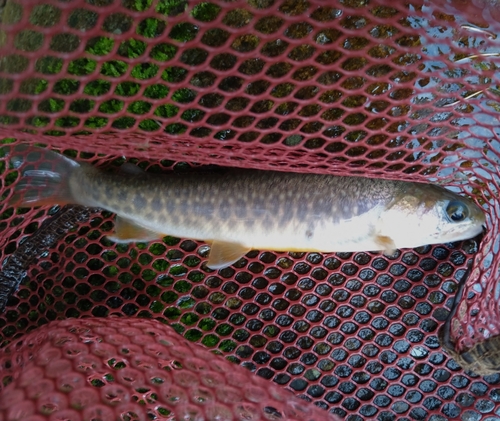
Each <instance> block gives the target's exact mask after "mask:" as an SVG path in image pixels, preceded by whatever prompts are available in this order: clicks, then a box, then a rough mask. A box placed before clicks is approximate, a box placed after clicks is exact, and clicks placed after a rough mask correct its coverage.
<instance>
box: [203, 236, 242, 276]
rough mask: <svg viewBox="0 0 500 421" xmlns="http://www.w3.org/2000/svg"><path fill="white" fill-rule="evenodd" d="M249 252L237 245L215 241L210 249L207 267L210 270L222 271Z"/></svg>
mask: <svg viewBox="0 0 500 421" xmlns="http://www.w3.org/2000/svg"><path fill="white" fill-rule="evenodd" d="M249 251H250V249H249V248H248V247H245V246H242V245H241V244H237V243H227V242H224V241H217V240H215V241H214V242H213V243H212V245H211V247H210V254H209V255H208V262H207V266H208V267H209V268H210V269H223V268H226V267H228V266H231V265H232V264H233V263H234V262H237V261H238V260H240V259H241V258H242V257H243V256H244V255H245V254H247V253H248V252H249Z"/></svg>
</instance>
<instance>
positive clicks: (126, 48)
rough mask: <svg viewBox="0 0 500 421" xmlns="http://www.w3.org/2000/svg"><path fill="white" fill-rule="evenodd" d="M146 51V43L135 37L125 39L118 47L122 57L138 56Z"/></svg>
mask: <svg viewBox="0 0 500 421" xmlns="http://www.w3.org/2000/svg"><path fill="white" fill-rule="evenodd" d="M145 51H146V43H145V42H144V41H140V40H137V39H134V38H131V39H129V40H127V41H123V42H122V43H121V44H120V47H119V48H118V54H119V55H121V56H122V57H128V58H137V57H140V56H142V55H143V54H144V52H145Z"/></svg>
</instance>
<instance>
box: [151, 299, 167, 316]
mask: <svg viewBox="0 0 500 421" xmlns="http://www.w3.org/2000/svg"><path fill="white" fill-rule="evenodd" d="M164 308H165V306H164V305H163V304H162V303H161V302H160V301H153V302H152V303H151V305H150V306H149V309H150V310H151V311H152V312H153V313H161V312H162V311H163V309H164Z"/></svg>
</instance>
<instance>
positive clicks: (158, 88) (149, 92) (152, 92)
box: [144, 84, 169, 99]
mask: <svg viewBox="0 0 500 421" xmlns="http://www.w3.org/2000/svg"><path fill="white" fill-rule="evenodd" d="M168 92H169V90H168V88H167V87H166V86H165V85H161V84H155V85H149V86H148V87H147V88H146V89H145V90H144V96H145V97H146V98H151V99H162V98H165V97H166V96H167V95H168Z"/></svg>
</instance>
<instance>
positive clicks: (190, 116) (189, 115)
mask: <svg viewBox="0 0 500 421" xmlns="http://www.w3.org/2000/svg"><path fill="white" fill-rule="evenodd" d="M205 114H206V113H205V112H204V111H202V110H199V109H197V108H191V109H188V110H186V111H184V112H183V113H182V115H181V118H182V119H183V120H185V121H189V122H196V121H200V120H201V119H202V118H203V117H204V116H205Z"/></svg>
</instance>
